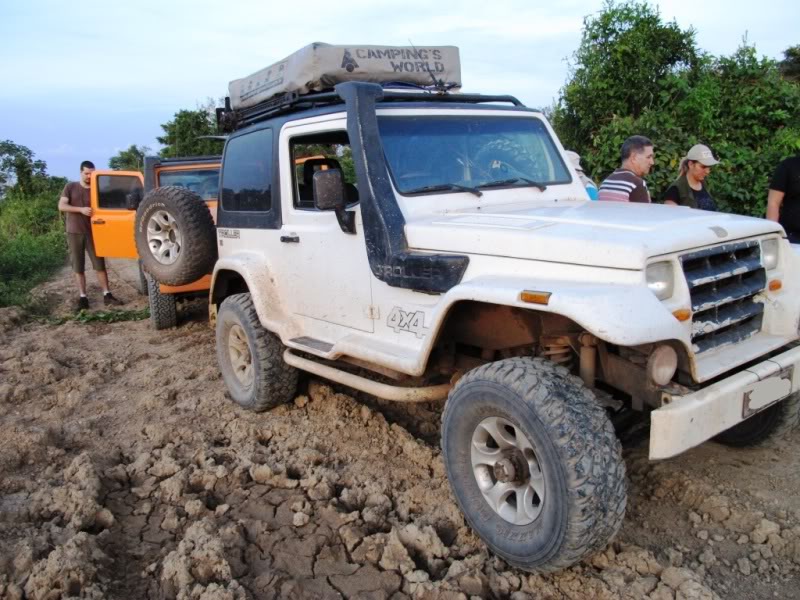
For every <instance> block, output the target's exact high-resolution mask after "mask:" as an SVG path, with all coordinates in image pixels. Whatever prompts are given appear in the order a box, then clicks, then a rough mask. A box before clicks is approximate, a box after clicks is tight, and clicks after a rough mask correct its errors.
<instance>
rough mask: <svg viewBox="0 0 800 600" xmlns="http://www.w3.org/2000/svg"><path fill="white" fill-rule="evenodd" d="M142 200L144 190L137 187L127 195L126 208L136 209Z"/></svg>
mask: <svg viewBox="0 0 800 600" xmlns="http://www.w3.org/2000/svg"><path fill="white" fill-rule="evenodd" d="M141 202H142V190H140V189H136V190H133V191H132V192H128V194H126V195H125V208H127V209H128V210H136V209H137V208H139V204H141Z"/></svg>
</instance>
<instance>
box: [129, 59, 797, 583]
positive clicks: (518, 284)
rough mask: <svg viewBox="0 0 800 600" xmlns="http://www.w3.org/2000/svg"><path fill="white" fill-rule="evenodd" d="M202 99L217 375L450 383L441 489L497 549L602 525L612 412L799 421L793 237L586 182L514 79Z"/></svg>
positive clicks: (265, 398) (731, 434)
mask: <svg viewBox="0 0 800 600" xmlns="http://www.w3.org/2000/svg"><path fill="white" fill-rule="evenodd" d="M350 55H351V56H352V57H354V58H355V60H356V61H357V60H359V55H358V54H357V53H355V52H354V51H353V50H351V51H350ZM221 117H222V120H223V122H225V123H227V124H228V126H229V128H230V129H232V133H230V136H229V138H228V140H227V142H226V146H225V151H224V156H223V165H222V175H221V191H220V203H219V208H218V213H217V229H216V239H217V251H218V258H217V259H216V261H215V262H214V263H213V265H212V264H210V263H207V264H204V265H203V266H198V267H197V268H196V269H195V272H189V271H187V270H186V269H184V273H183V277H184V278H186V277H188V278H190V279H191V278H196V277H198V276H200V275H201V274H202V273H200V272H198V271H202V270H203V269H206V270H207V269H209V268H211V267H212V266H213V281H212V285H211V292H210V306H211V313H212V316H214V317H215V319H216V335H217V353H218V358H219V364H220V369H221V371H222V374H223V377H224V380H225V382H226V384H227V387H228V390H229V392H230V395H231V397H232V398H233V399H234V400H235V401H236V402H238V403H239V404H241V405H242V406H244V407H246V408H249V409H253V410H265V409H269V408H271V407H274V406H277V405H279V404H281V403H284V402H287V401H289V400H291V399H292V398H293V397H294V395H295V392H296V386H297V380H298V371H307V372H309V373H312V374H315V375H317V376H319V377H322V378H325V379H328V380H331V381H334V382H338V383H340V384H344V385H346V386H349V387H351V388H355V389H357V390H362V391H365V392H368V393H370V394H373V395H375V396H377V397H380V398H385V399H391V400H396V401H400V402H433V401H446V404H445V407H444V413H443V417H442V440H441V445H442V452H443V456H444V462H445V465H446V468H447V473H448V477H449V480H450V482H451V485H452V489H453V493H454V495H455V497H456V499H457V501H458V503H459V505H460V506H461V508H462V510H463V511H464V514H465V515H466V518H467V520H468V522H469V523H470V525H471V526H472V527H473V529H474V530H475V531H476V532H477V533H478V534H479V535H480V536H481V537H482V538H483V539H484V540H485V542H486V543H487V545H488V546H489V547H490V548H491V549H492V550H493V551H494V552H496V553H497V554H498V555H499V556H501V557H502V558H504V559H505V560H507V561H508V562H509V563H511V564H513V565H516V566H518V567H521V568H523V569H528V570H532V571H540V572H544V571H551V570H555V569H560V568H564V567H567V566H569V565H571V564H573V563H575V562H576V561H578V560H580V559H581V558H582V557H584V556H585V555H587V554H588V553H591V552H593V551H596V550H598V549H602V548H603V547H604V546H605V545H606V544H607V543H608V542H609V541H610V540H611V538H612V537H613V536H614V535H615V533H616V532H617V530H618V529H619V527H620V524H621V522H622V520H623V516H624V512H625V505H626V487H625V468H624V463H623V460H622V457H621V452H620V443H619V440H618V437H617V435H616V433H615V427H614V424H615V423H622V422H624V421H625V420H627V419H628V417H629V416H630V415H631V414H639V415H642V416H643V417H644V419H643V420H644V421H645V422H649V432H650V457H651V458H652V459H663V458H668V457H671V456H674V455H676V454H678V453H680V452H683V451H684V450H687V449H689V448H692V447H693V446H696V445H698V444H700V443H702V442H704V441H706V440H708V439H711V438H714V439H716V440H717V441H719V442H722V443H726V444H731V445H737V446H747V445H753V444H757V443H760V442H763V441H764V440H767V439H768V438H771V437H773V436H775V435H778V434H783V433H785V432H787V431H788V430H789V429H790V428H792V427H793V426H795V425H796V424H797V423H798V420H799V419H800V399H799V398H800V396H798V388H800V369H799V368H798V366H800V348H798V347H796V345H795V344H796V341H797V339H798V324H799V323H798V317H800V294H798V287H799V286H800V257H798V254H797V253H796V252H795V251H794V250H793V248H792V246H790V244H789V243H788V242H787V241H786V239H785V237H784V233H783V231H782V229H781V228H780V226H779V225H777V224H776V223H773V222H770V221H766V220H762V219H754V218H746V217H740V216H735V215H726V214H718V213H709V212H703V211H698V210H691V209H687V208H676V207H669V206H660V205H642V204H635V205H634V204H631V205H625V204H616V203H600V202H591V201H589V200H588V197H587V195H586V193H585V191H584V189H583V187H582V185H581V183H580V180H579V179H578V177H577V174H576V173H575V171H574V170H573V169H572V167H571V166H570V165H569V162H568V161H567V160H565V158H564V149H563V148H562V146H561V144H560V143H559V141H558V139H557V137H556V135H555V134H554V132H553V130H552V129H551V127H550V125H549V124H548V122H547V121H546V119H545V118H544V117H543V116H542V114H541V113H540V112H537V111H535V110H531V109H528V108H525V107H524V106H522V105H521V104H520V103H519V102H518V101H516V100H515V99H513V98H511V97H492V96H480V95H470V94H460V93H448V92H446V91H444V90H443V89H441V88H438V89H434V90H433V91H431V90H417V91H408V90H403V91H397V90H392V89H389V88H386V87H384V86H381V85H380V84H377V83H373V82H356V81H347V82H343V83H339V84H337V85H336V86H335V88H334V89H333V90H331V91H325V92H321V93H309V94H306V95H289V96H282V97H280V98H279V99H278V100H277V101H271V102H265V103H260V104H255V105H254V106H250V107H246V108H241V109H237V108H236V107H235V106H234V107H230V108H228V109H226V110H223V111H222V112H221ZM157 200H158V198H156V200H155V201H157ZM153 201H154V200H152V199H150V202H153ZM147 204H148V199H147V198H146V199H145V201H144V202H143V203H142V206H140V208H139V210H140V211H142V210H143V209H144V210H146V206H147ZM192 206H194V207H195V208H197V207H202V206H203V205H202V203H198V202H194V203H192ZM166 210H171V208H170V207H169V206H167V207H166ZM176 211H177V209H176ZM177 212H179V211H177ZM181 218H183V217H179V218H177V220H176V227H181V226H182V225H181V223H182V221H181ZM187 223H189V225H188V227H189V228H191V227H192V225H191V222H190V221H187ZM206 235H207V234H206ZM183 240H184V246H185V247H184V249H183V250H182V252H183V253H184V254H191V243H190V242H189V241H188V240H187V237H186V236H184V237H183ZM189 259H190V257H187V258H186V260H187V261H188V260H189ZM148 260H155V258H154V257H152V256H151V257H148ZM182 260H183V258H180V257H179V259H178V261H177V262H178V263H180V262H181V261H182ZM175 270H176V272H177V271H178V270H179V269H177V268H176V269H175ZM162 280H163V279H162ZM165 282H166V283H170V284H175V285H178V284H180V283H182V280H180V279H176V280H173V281H169V280H167V281H165Z"/></svg>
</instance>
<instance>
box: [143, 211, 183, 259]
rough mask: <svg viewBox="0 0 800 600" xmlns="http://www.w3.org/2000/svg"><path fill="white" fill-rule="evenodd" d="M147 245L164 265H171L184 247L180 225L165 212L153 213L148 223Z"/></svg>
mask: <svg viewBox="0 0 800 600" xmlns="http://www.w3.org/2000/svg"><path fill="white" fill-rule="evenodd" d="M147 245H148V246H149V247H150V253H151V254H152V255H153V257H154V258H155V259H156V260H157V261H158V262H160V263H161V264H162V265H171V264H172V263H174V262H175V261H176V260H178V256H179V255H180V253H181V247H182V246H183V244H182V240H181V232H180V230H179V229H178V223H177V222H176V221H175V219H174V218H173V217H172V215H171V214H169V213H168V212H167V211H165V210H159V211H156V212H155V213H153V215H152V216H151V217H150V220H149V221H148V222H147Z"/></svg>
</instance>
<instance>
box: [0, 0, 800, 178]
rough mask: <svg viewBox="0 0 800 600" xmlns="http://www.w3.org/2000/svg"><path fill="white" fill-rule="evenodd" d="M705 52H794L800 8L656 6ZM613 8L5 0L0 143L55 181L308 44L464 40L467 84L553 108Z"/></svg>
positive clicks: (671, 2) (573, 2)
mask: <svg viewBox="0 0 800 600" xmlns="http://www.w3.org/2000/svg"><path fill="white" fill-rule="evenodd" d="M651 4H652V5H654V6H657V7H658V8H659V10H660V13H661V15H662V17H663V19H664V20H665V21H671V20H673V19H674V20H675V21H676V22H677V23H678V25H679V26H680V27H681V28H682V29H688V28H689V27H693V28H694V29H695V30H696V40H697V44H698V47H699V48H700V49H702V50H704V51H706V52H709V53H711V54H714V55H718V56H719V55H728V54H731V53H733V52H734V51H735V50H736V48H737V47H739V46H740V45H741V43H742V40H743V39H744V38H745V36H746V38H747V41H748V43H750V44H752V45H755V47H756V50H757V52H758V53H759V54H760V55H765V56H768V57H770V58H774V59H781V58H783V50H785V49H786V48H788V47H789V46H793V45H797V44H799V43H800V35H798V24H799V23H800V2H797V0H762V1H761V2H752V0H746V1H742V0H727V1H724V0H702V1H697V0H662V1H660V2H659V1H653V2H651ZM602 7H603V1H602V0H562V1H559V2H553V1H552V0H550V1H548V2H542V1H540V0H509V1H503V0H489V1H487V0H480V1H472V0H465V1H462V2H448V1H446V0H442V1H440V2H430V1H429V0H402V1H393V2H387V1H383V0H348V1H347V2H342V3H334V2H330V1H327V2H318V1H315V0H304V1H303V2H286V3H281V2H278V1H277V0H272V2H266V1H264V0H260V1H259V0H241V1H240V0H227V1H226V2H220V1H219V0H213V1H212V0H191V1H184V0H158V1H152V0H138V1H137V2H126V3H123V2H119V1H115V0H105V1H103V2H99V1H94V0H82V1H81V2H63V0H58V1H57V0H47V1H45V0H27V1H25V2H15V1H13V0H0V82H2V85H0V140H5V139H10V140H12V141H13V142H15V143H17V144H22V145H24V146H27V147H28V148H30V149H31V150H32V151H33V152H34V153H35V155H36V158H39V159H42V160H44V161H46V162H47V166H48V173H50V174H51V175H59V176H64V177H69V178H71V179H77V174H78V166H79V164H80V162H81V161H83V160H92V161H93V162H94V163H95V165H96V166H97V167H98V168H105V167H106V166H107V164H108V160H109V158H111V157H112V156H114V155H115V154H117V153H118V152H119V151H120V150H123V149H125V148H128V147H129V146H130V145H131V144H137V145H139V146H142V145H144V146H148V147H150V149H151V150H152V151H154V152H155V151H157V150H158V148H159V145H158V143H157V142H156V136H158V135H160V134H161V133H162V131H161V127H160V125H161V124H162V123H165V122H167V121H169V120H170V119H171V118H172V116H173V115H174V113H175V112H177V111H178V110H181V109H195V108H197V107H198V106H199V105H200V104H204V103H205V102H206V101H207V100H208V99H209V98H212V99H219V98H222V97H224V96H225V95H227V85H228V82H229V81H231V80H232V79H237V78H240V77H244V76H246V75H249V74H250V73H253V72H255V71H257V70H259V69H261V68H263V67H266V66H268V65H270V64H272V63H274V62H276V61H278V60H280V59H282V58H284V57H286V56H287V55H289V54H291V53H292V52H294V51H295V50H297V49H299V48H301V47H303V46H305V45H307V44H309V43H311V42H327V43H330V44H342V45H345V44H352V45H356V44H358V45H361V44H378V45H392V46H408V45H409V40H411V42H413V44H414V45H416V46H434V45H455V46H458V47H459V49H460V53H461V75H462V81H463V88H462V90H463V91H465V92H481V93H487V94H511V95H514V96H516V97H518V98H519V99H520V100H522V102H523V103H525V104H526V105H528V106H533V107H544V106H549V105H552V103H553V102H554V101H555V100H556V99H557V98H558V94H559V90H560V89H561V87H562V86H563V85H564V83H565V82H566V80H567V77H568V70H569V60H570V59H571V57H572V55H573V53H574V52H575V50H576V49H577V47H578V45H579V43H580V39H581V30H582V26H583V19H584V17H586V16H590V15H592V14H596V13H598V12H599V11H600V10H602Z"/></svg>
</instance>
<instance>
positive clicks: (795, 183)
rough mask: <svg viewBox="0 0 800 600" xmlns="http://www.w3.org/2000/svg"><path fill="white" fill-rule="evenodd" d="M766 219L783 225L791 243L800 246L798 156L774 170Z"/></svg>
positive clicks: (786, 160) (799, 172)
mask: <svg viewBox="0 0 800 600" xmlns="http://www.w3.org/2000/svg"><path fill="white" fill-rule="evenodd" d="M767 218H768V219H769V220H770V221H777V222H778V223H780V224H781V225H783V228H784V229H785V230H786V235H787V237H788V238H789V241H790V242H791V243H793V244H800V154H798V155H797V156H792V157H790V158H787V159H785V160H784V161H782V162H781V163H780V164H779V165H778V168H777V169H775V173H774V174H773V175H772V181H771V182H770V184H769V194H768V195H767Z"/></svg>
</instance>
